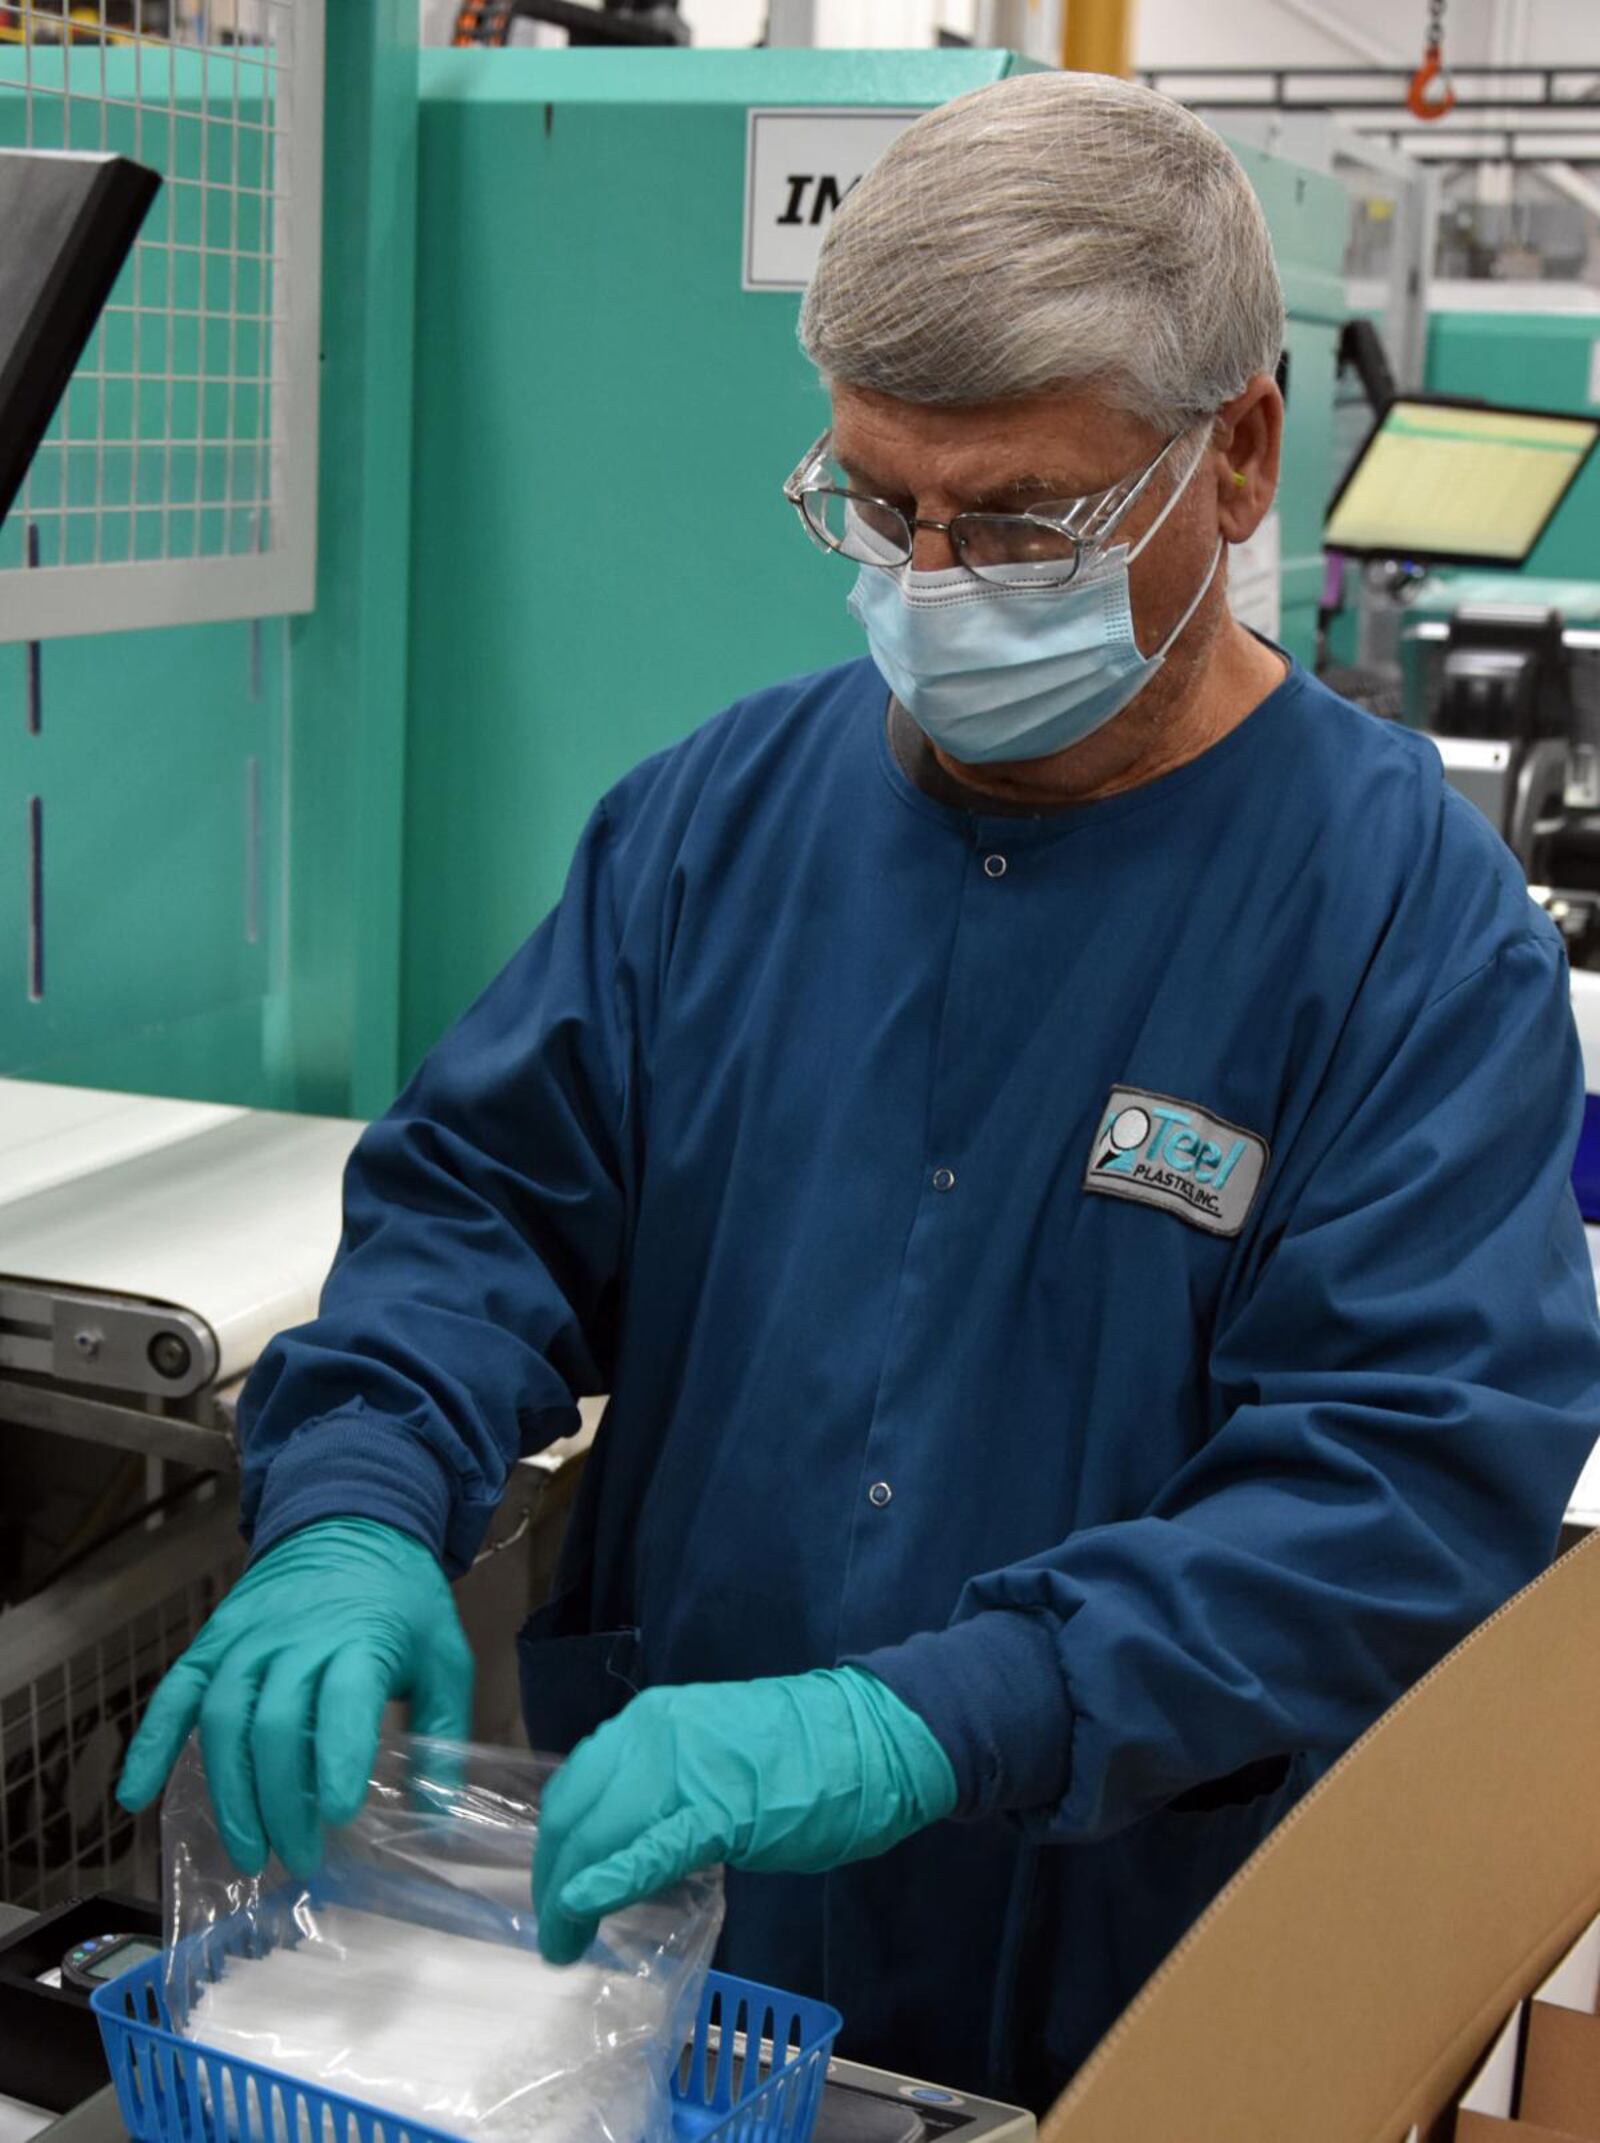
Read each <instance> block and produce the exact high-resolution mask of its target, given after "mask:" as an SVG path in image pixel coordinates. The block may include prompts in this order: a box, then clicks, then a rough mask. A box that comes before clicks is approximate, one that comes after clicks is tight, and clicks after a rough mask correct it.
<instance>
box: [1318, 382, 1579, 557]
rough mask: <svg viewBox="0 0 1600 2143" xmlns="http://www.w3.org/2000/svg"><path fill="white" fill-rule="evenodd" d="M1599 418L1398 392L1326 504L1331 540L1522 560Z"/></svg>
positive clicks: (1343, 545)
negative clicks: (1399, 395)
mask: <svg viewBox="0 0 1600 2143" xmlns="http://www.w3.org/2000/svg"><path fill="white" fill-rule="evenodd" d="M1597 438H1600V423H1595V422H1593V421H1591V420H1589V419H1587V418H1584V417H1563V416H1555V415H1545V414H1542V413H1540V412H1536V411H1527V410H1515V409H1483V408H1472V407H1467V406H1463V405H1462V404H1459V403H1449V402H1441V401H1430V400H1422V399H1419V400H1401V401H1397V402H1393V403H1391V404H1390V406H1389V408H1388V409H1387V410H1385V412H1384V414H1383V417H1382V419H1381V420H1380V422H1379V424H1378V427H1377V429H1376V430H1375V431H1374V432H1373V434H1372V436H1371V437H1370V438H1369V439H1368V441H1367V443H1366V445H1365V446H1364V447H1363V448H1362V450H1361V453H1360V455H1359V457H1358V458H1357V460H1356V463H1355V466H1354V467H1353V468H1352V469H1351V471H1350V474H1349V475H1348V476H1347V477H1346V478H1345V480H1344V483H1343V485H1342V486H1341V488H1340V491H1339V494H1338V496H1337V498H1335V500H1334V502H1333V505H1332V506H1331V508H1330V509H1329V512H1328V520H1327V525H1326V527H1325V528H1324V530H1323V541H1324V543H1325V544H1326V545H1327V547H1328V549H1329V550H1334V551H1353V552H1356V553H1358V554H1364V555H1367V556H1373V555H1377V556H1380V557H1385V558H1414V559H1418V560H1428V559H1439V560H1447V561H1451V562H1458V563H1467V562H1472V561H1480V562H1482V563H1484V564H1492V565H1512V566H1516V565H1522V564H1523V563H1524V562H1525V561H1526V559H1527V556H1528V553H1529V552H1530V551H1531V550H1532V549H1533V546H1534V545H1535V543H1537V541H1538V540H1539V537H1540V535H1541V534H1542V533H1543V531H1544V529H1545V526H1546V524H1547V523H1548V521H1549V519H1550V516H1551V515H1552V514H1553V513H1554V512H1555V510H1556V508H1557V506H1559V505H1560V503H1561V501H1562V499H1563V498H1564V497H1565V495H1566V493H1567V490H1568V488H1569V486H1570V485H1571V483H1572V481H1573V479H1574V478H1575V477H1576V476H1577V474H1578V471H1579V470H1580V469H1581V468H1582V467H1583V464H1584V462H1585V461H1586V460H1587V458H1588V456H1589V453H1590V451H1591V450H1592V448H1593V447H1594V444H1595V441H1596V439H1597Z"/></svg>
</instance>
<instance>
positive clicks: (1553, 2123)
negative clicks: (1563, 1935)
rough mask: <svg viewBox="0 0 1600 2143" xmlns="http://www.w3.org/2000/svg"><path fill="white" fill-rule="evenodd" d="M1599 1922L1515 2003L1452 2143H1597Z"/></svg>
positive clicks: (1465, 2101) (1466, 2098)
mask: <svg viewBox="0 0 1600 2143" xmlns="http://www.w3.org/2000/svg"><path fill="white" fill-rule="evenodd" d="M1597 2011H1600V1920H1593V1921H1591V1922H1590V1924H1589V1926H1588V1927H1587V1928H1586V1929H1585V1930H1584V1932H1583V1934H1582V1935H1580V1936H1579V1938H1578V1940H1577V1941H1576V1942H1575V1943H1574V1944H1573V1946H1572V1948H1571V1949H1570V1950H1568V1952H1567V1954H1566V1955H1565V1956H1564V1957H1563V1958H1562V1960H1561V1962H1560V1963H1559V1964H1558V1965H1557V1966H1556V1968H1555V1970H1554V1971H1553V1972H1552V1973H1551V1974H1550V1976H1549V1977H1548V1978H1547V1979H1546V1980H1544V1981H1543V1983H1542V1984H1541V1985H1540V1986H1539V1987H1538V1988H1537V1989H1536V1990H1535V1992H1534V1994H1533V1998H1532V1999H1531V2000H1530V2001H1525V2002H1519V2003H1518V2004H1517V2007H1516V2009H1515V2010H1514V2011H1513V2013H1512V2015H1511V2018H1510V2020H1509V2021H1508V2023H1507V2024H1506V2026H1505V2028H1504V2030H1503V2031H1502V2032H1501V2034H1500V2036H1499V2038H1498V2039H1497V2040H1496V2041H1495V2044H1494V2046H1493V2047H1492V2048H1491V2049H1490V2052H1489V2055H1488V2058H1487V2059H1486V2060H1485V2062H1484V2064H1483V2066H1482V2068H1481V2069H1480V2070H1479V2071H1478V2073H1477V2075H1476V2076H1475V2077H1474V2078H1473V2079H1472V2081H1471V2083H1470V2084H1469V2085H1468V2086H1467V2089H1466V2092H1465V2094H1464V2095H1463V2097H1462V2100H1461V2110H1460V2112H1459V2113H1458V2114H1457V2116H1456V2129H1455V2134H1456V2143H1539V2139H1541V2138H1557V2139H1559V2143H1600V2014H1597V2013H1596V2012H1597Z"/></svg>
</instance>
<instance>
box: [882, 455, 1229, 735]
mask: <svg viewBox="0 0 1600 2143" xmlns="http://www.w3.org/2000/svg"><path fill="white" fill-rule="evenodd" d="M1204 457H1205V443H1204V442H1203V441H1202V443H1201V445H1200V447H1199V449H1198V450H1197V452H1196V453H1195V456H1194V458H1193V460H1192V461H1191V462H1190V464H1189V468H1188V470H1187V471H1186V473H1185V475H1184V477H1183V480H1182V482H1180V483H1179V484H1178V485H1177V486H1176V487H1175V489H1174V491H1173V493H1172V496H1171V498H1169V499H1168V500H1167V503H1166V504H1165V506H1163V507H1162V509H1161V511H1160V513H1159V514H1157V516H1156V518H1155V520H1154V521H1152V522H1151V524H1150V526H1149V528H1148V529H1146V531H1145V533H1144V534H1143V535H1142V536H1141V537H1140V539H1139V541H1138V543H1137V544H1136V545H1134V547H1133V548H1132V549H1131V550H1130V549H1129V547H1128V545H1127V544H1125V543H1119V544H1114V545H1112V546H1111V547H1110V548H1109V549H1107V550H1105V551H1102V552H1100V553H1099V554H1098V555H1096V556H1095V557H1094V558H1092V559H1091V560H1090V562H1089V563H1088V565H1086V566H1085V567H1084V568H1083V569H1082V570H1081V571H1080V572H1079V574H1078V575H1077V577H1076V578H1075V579H1074V580H1072V581H1070V582H1069V583H1068V584H1067V586H1066V587H1064V588H1063V587H1061V586H1060V585H1059V583H1057V584H1055V585H1045V584H1043V583H1042V582H1041V579H1040V578H1039V576H1038V572H1037V571H1036V570H1035V569H1030V568H1029V567H1027V566H1019V567H1018V568H1017V575H1016V578H1015V580H1007V581H1006V582H1004V583H995V582H993V581H980V580H974V578H973V577H972V575H971V574H970V573H968V572H967V571H966V570H965V568H964V567H961V566H956V567H953V568H951V569H950V570H949V571H947V572H942V573H919V572H917V571H916V570H915V569H914V568H911V567H906V568H905V569H903V570H902V571H901V572H898V573H893V572H885V571H884V570H883V569H882V568H881V567H879V566H863V567H862V568H861V572H860V575H859V577H858V578H857V581H856V584H855V587H854V589H853V590H852V591H851V595H850V606H849V607H850V611H851V614H852V616H854V617H855V618H856V619H857V621H858V622H859V623H860V624H861V625H862V626H863V628H864V629H865V631H866V635H867V644H868V646H869V648H870V649H871V651H872V659H873V661H874V662H875V663H876V664H877V666H878V670H879V673H880V675H881V676H882V678H883V680H884V682H885V683H886V684H887V685H888V687H889V689H890V691H891V692H893V694H894V696H895V698H896V699H897V700H898V701H899V702H900V704H901V706H902V707H904V708H905V710H906V712H907V713H908V714H909V715H910V716H911V718H912V720H913V721H914V722H915V723H916V724H917V726H918V728H919V729H921V730H922V732H923V733H924V735H925V736H926V737H927V738H928V739H929V741H930V742H931V743H933V744H936V745H937V746H938V747H939V749H940V750H941V751H944V752H948V753H949V755H950V757H951V758H952V759H957V760H960V761H962V762H963V763H964V764H965V765H968V766H980V765H983V764H986V763H989V762H994V761H1003V760H1013V759H1045V758H1048V757H1049V756H1050V754H1051V753H1052V752H1059V751H1065V750H1066V749H1067V747H1068V746H1069V745H1073V744H1079V743H1081V742H1082V741H1083V739H1084V738H1085V737H1088V736H1092V735H1093V734H1094V732H1095V731H1096V730H1097V729H1101V728H1103V727H1104V726H1105V724H1106V723H1107V722H1109V721H1110V720H1111V719H1112V717H1113V716H1114V715H1117V714H1120V713H1121V712H1122V710H1123V708H1124V707H1126V706H1127V704H1128V702H1129V701H1130V700H1131V699H1133V698H1134V697H1135V696H1136V695H1137V694H1138V693H1140V692H1142V691H1143V690H1144V688H1145V686H1146V685H1147V684H1148V683H1149V682H1150V680H1151V678H1152V677H1154V675H1155V674H1156V672H1157V670H1159V669H1160V667H1161V665H1162V663H1163V662H1164V661H1165V659H1166V655H1167V650H1168V649H1169V648H1170V647H1171V646H1172V644H1173V642H1174V641H1175V640H1176V639H1177V638H1178V635H1179V634H1180V633H1181V632H1182V631H1183V629H1184V627H1185V626H1186V625H1187V624H1188V622H1189V620H1190V619H1191V618H1192V617H1193V616H1194V614H1195V612H1196V610H1198V609H1199V607H1200V603H1201V600H1202V599H1203V597H1204V595H1205V593H1206V590H1207V589H1208V588H1209V587H1210V586H1211V583H1212V580H1213V579H1214V578H1215V575H1216V570H1217V564H1218V561H1219V560H1220V559H1221V557H1222V542H1221V538H1220V537H1219V538H1218V541H1217V547H1216V550H1215V551H1214V552H1213V554H1212V559H1211V565H1210V568H1209V570H1208V571H1207V573H1206V576H1205V579H1204V580H1203V581H1202V582H1201V583H1200V586H1199V588H1198V589H1197V590H1196V591H1195V595H1194V599H1193V601H1192V602H1191V603H1190V604H1189V607H1188V608H1187V609H1186V610H1185V611H1184V613H1183V616H1182V617H1181V618H1179V620H1178V622H1177V624H1176V625H1175V626H1174V627H1173V628H1172V630H1171V632H1169V633H1168V635H1167V637H1166V639H1165V640H1163V641H1162V643H1161V645H1160V647H1158V648H1157V649H1156V651H1155V653H1154V654H1152V655H1142V654H1140V652H1139V645H1138V642H1137V641H1136V640H1135V639H1134V636H1133V608H1132V602H1131V598H1130V595H1129V590H1128V567H1129V566H1130V564H1131V563H1132V562H1133V560H1134V559H1135V558H1137V557H1138V555H1139V553H1140V552H1141V551H1142V550H1143V549H1144V547H1145V545H1146V544H1147V543H1148V542H1149V541H1150V539H1151V538H1152V537H1153V536H1154V535H1155V533H1156V531H1157V530H1158V529H1159V528H1160V527H1161V524H1162V523H1163V522H1164V521H1165V520H1166V518H1167V515H1168V514H1169V513H1171V511H1172V509H1173V507H1174V506H1175V505H1176V504H1177V503H1178V500H1179V499H1180V498H1181V497H1182V496H1183V494H1184V492H1185V491H1186V490H1187V489H1188V487H1189V484H1190V481H1191V480H1192V478H1193V476H1194V473H1195V470H1196V469H1197V468H1199V466H1200V463H1201V461H1202V460H1203V459H1204ZM1043 570H1045V571H1048V570H1050V569H1049V568H1045V569H1043ZM1057 570H1059V569H1057Z"/></svg>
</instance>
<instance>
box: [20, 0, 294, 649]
mask: <svg viewBox="0 0 1600 2143" xmlns="http://www.w3.org/2000/svg"><path fill="white" fill-rule="evenodd" d="M321 45H322V0H90V4H88V5H85V4H83V0H0V147H4V148H29V149H36V150H67V151H76V152H79V153H84V152H87V153H92V154H98V153H102V152H107V153H112V154H120V155H124V156H129V157H132V158H134V159H135V160H136V161H137V162H139V163H142V164H145V165H148V166H149V167H150V168H152V169H154V170H155V171H158V172H159V173H160V174H161V175H162V178H163V181H164V183H163V185H162V188H161V191H160V193H159V194H158V195H157V196H156V199H155V201H154V203H153V204H152V206H151V209H150V212H149V215H148V217H147V218H146V221H145V224H144V226H143V230H142V232H141V235H140V237H139V239H138V240H137V242H136V243H135V245H134V248H133V251H132V253H131V255H130V257H129V260H128V262H127V264H126V266H125V268H124V270H123V273H122V275H121V277H120V278H119V280H118V282H117V285H116V287H115V289H114V290H113V292H112V294H111V298H110V300H109V302H108V303H107V305H106V307H105V311H104V313H103V315H102V318H101V320H100V323H99V325H98V326H97V327H96V329H95V332H94V335H93V337H92V339H91V341H90V344H89V346H88V348H87V349H86V350H85V352H84V356H83V359H82V361H81V362H80V364H79V366H78V369H77V371H76V372H75V374H74V375H73V378H72V381H71V383H70V385H69V386H68V388H67V391H66V394H65V396H64V397H63V400H62V403H61V406H60V408H59V410H58V412H57V415H56V418H55V421H54V423H53V424H52V425H51V428H50V431H49V433H48V434H47V436H46V438H45V440H44V441H43V443H42V444H41V446H40V449H39V452H38V454H37V455H36V457H35V460H34V464H33V467H32V469H31V471H30V472H29V476H28V479H27V482H26V485H25V487H24V490H23V493H22V496H21V498H20V499H19V500H18V502H17V505H16V506H15V508H14V509H13V511H12V513H11V514H10V516H9V517H8V519H7V521H6V523H5V525H4V526H3V527H0V637H4V638H12V639H15V638H24V637H42V636H45V635H48V634H50V633H52V632H56V631H77V632H81V631H84V630H94V629H97V628H98V629H109V628H112V627H120V626H124V625H129V624H143V623H164V624H175V623H183V622H189V621H195V620H199V619H203V618H213V617H218V616H241V615H250V614H266V613H268V612H270V611H277V610H287V609H293V608H303V607H305V605H306V604H307V603H309V601H310V586H311V547H312V542H313V530H314V522H313V518H312V516H313V514H314V485H315V477H314V470H315V358H316V313H317V300H318V287H317V276H318V251H319V239H318V225H319V200H318V195H319V192H320V171H321V124H322V113H321V58H322V55H321ZM129 567H136V568H144V569H147V570H145V571H144V572H142V573H141V575H140V577H139V584H138V585H137V586H136V585H134V584H133V583H131V582H130V581H129V579H128V576H127V573H126V571H125V569H127V568H129ZM95 569H100V570H99V571H98V572H96V570H95ZM111 569H115V575H116V577H115V578H113V577H112V571H111ZM149 569H155V570H154V571H152V570H149ZM89 573H94V574H95V578H94V579H93V581H90V580H89V579H88V578H87V577H86V576H87V574H89ZM69 575H70V581H69Z"/></svg>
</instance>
